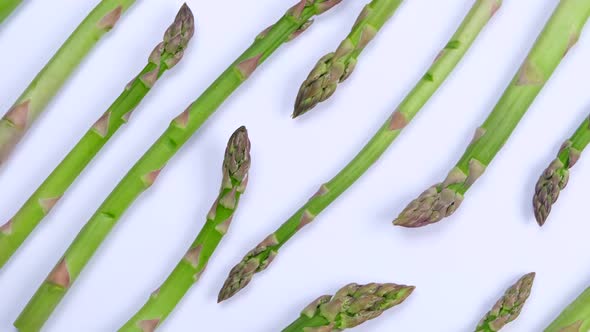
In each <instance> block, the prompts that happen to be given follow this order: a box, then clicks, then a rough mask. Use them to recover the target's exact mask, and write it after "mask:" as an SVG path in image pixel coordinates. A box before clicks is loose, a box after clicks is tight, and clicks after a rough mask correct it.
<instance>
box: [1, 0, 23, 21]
mask: <svg viewBox="0 0 590 332" xmlns="http://www.w3.org/2000/svg"><path fill="white" fill-rule="evenodd" d="M21 2H23V0H2V2H0V23H2V22H4V20H5V19H6V18H7V17H8V16H10V14H12V12H13V11H14V10H15V9H16V7H18V6H19V5H20V3H21Z"/></svg>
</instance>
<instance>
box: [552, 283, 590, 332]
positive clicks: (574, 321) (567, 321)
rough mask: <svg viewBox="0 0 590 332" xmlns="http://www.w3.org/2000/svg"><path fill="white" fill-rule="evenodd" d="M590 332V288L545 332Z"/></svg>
mask: <svg viewBox="0 0 590 332" xmlns="http://www.w3.org/2000/svg"><path fill="white" fill-rule="evenodd" d="M586 331H590V288H587V289H586V290H585V291H584V292H583V293H582V294H580V296H578V298H577V299H576V300H574V302H572V303H571V304H570V305H569V306H567V308H565V309H564V310H563V311H562V312H561V314H559V316H558V317H557V318H556V319H555V320H554V321H553V323H551V325H549V326H548V327H547V328H546V329H545V332H586Z"/></svg>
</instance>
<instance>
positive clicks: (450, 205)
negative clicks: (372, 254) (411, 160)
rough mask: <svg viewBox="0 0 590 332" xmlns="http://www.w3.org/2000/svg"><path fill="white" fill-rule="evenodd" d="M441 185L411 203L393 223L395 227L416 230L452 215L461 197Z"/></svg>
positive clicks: (461, 199) (433, 187)
mask: <svg viewBox="0 0 590 332" xmlns="http://www.w3.org/2000/svg"><path fill="white" fill-rule="evenodd" d="M441 186H442V184H438V185H435V186H432V187H430V188H429V189H428V190H426V191H425V192H423V193H422V195H420V197H418V198H417V199H415V200H414V201H412V202H411V203H410V204H409V205H408V206H407V207H406V208H405V209H404V210H403V211H402V213H401V214H400V215H399V216H398V217H397V219H396V220H394V221H393V224H394V225H396V226H402V227H408V228H417V227H423V226H428V225H430V224H434V223H437V222H439V221H441V220H442V219H444V218H446V217H448V216H450V215H452V214H453V213H454V212H455V211H456V210H457V209H458V208H459V206H461V202H463V195H461V194H460V193H457V192H456V191H454V190H452V189H449V188H443V189H442V190H441V189H440V188H441Z"/></svg>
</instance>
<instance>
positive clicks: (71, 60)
mask: <svg viewBox="0 0 590 332" xmlns="http://www.w3.org/2000/svg"><path fill="white" fill-rule="evenodd" d="M135 1H136V0H102V1H101V2H100V3H99V4H98V5H97V6H96V7H95V8H94V10H92V12H91V13H90V14H89V15H88V16H87V17H86V18H85V19H84V21H82V23H81V24H80V25H79V26H78V28H76V30H75V31H74V32H73V33H72V34H71V35H70V37H69V38H68V40H66V42H65V43H64V44H63V45H62V47H61V48H60V49H59V50H58V51H57V53H56V54H55V55H54V56H53V58H52V59H51V60H50V61H49V63H47V65H45V68H43V70H41V72H40V73H39V74H37V77H35V79H34V80H33V81H32V82H31V84H30V85H29V87H27V89H26V90H25V92H23V94H22V95H21V96H20V97H19V98H18V100H17V101H16V102H15V103H14V106H12V108H11V109H10V110H9V111H8V112H7V113H6V114H5V115H4V117H3V118H2V119H1V120H0V166H1V165H2V164H3V163H4V162H5V161H6V160H7V159H8V157H9V156H10V154H11V153H12V151H13V150H14V148H15V146H16V145H17V144H18V142H19V141H20V140H21V138H22V137H23V136H24V135H25V133H26V131H27V130H28V129H29V127H30V126H31V125H32V124H33V122H34V121H35V120H36V119H37V118H38V117H39V115H40V114H41V113H42V112H43V111H44V109H45V107H46V106H47V104H49V102H50V101H51V99H52V98H53V96H54V95H55V94H56V93H57V91H58V90H59V89H60V88H61V87H62V85H63V84H64V83H65V81H66V80H67V78H68V77H69V76H70V75H71V74H72V72H73V71H74V70H75V69H76V67H78V65H79V64H80V62H82V60H83V59H84V57H85V56H86V55H87V54H88V53H89V52H90V50H91V49H92V48H93V47H94V45H96V43H97V42H98V40H99V39H100V38H101V37H102V36H103V35H104V34H105V33H106V32H108V31H110V30H111V29H112V28H113V27H114V26H115V24H116V23H117V21H118V20H119V18H120V17H121V15H122V14H123V12H125V11H126V10H127V9H128V8H129V7H130V6H131V5H132V4H133V3H135Z"/></svg>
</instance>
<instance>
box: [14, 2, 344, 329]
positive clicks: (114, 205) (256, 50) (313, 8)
mask: <svg viewBox="0 0 590 332" xmlns="http://www.w3.org/2000/svg"><path fill="white" fill-rule="evenodd" d="M340 1H341V0H301V1H299V2H298V3H297V4H296V5H295V6H293V7H292V8H291V9H290V10H289V11H288V12H287V13H286V14H285V15H284V16H283V17H282V18H281V19H280V20H279V21H278V22H277V23H275V25H273V26H272V27H270V28H268V29H267V30H265V31H263V32H262V33H261V34H260V35H259V36H258V37H257V38H256V40H255V42H254V44H253V45H252V46H250V48H248V49H247V50H246V51H245V52H244V53H243V54H242V55H241V56H240V57H238V59H237V60H236V62H234V63H232V64H231V65H230V66H229V68H227V69H226V70H225V71H224V72H223V73H222V74H221V76H220V77H219V78H217V80H216V81H215V82H213V84H212V85H211V86H210V87H209V88H208V89H207V90H206V91H205V92H204V93H203V94H202V95H201V96H200V97H199V98H198V99H197V100H196V101H195V102H193V103H192V104H191V105H190V106H189V107H188V108H187V109H186V110H185V111H184V112H182V113H181V114H180V115H179V116H178V117H177V118H176V119H174V120H173V121H172V123H171V124H170V126H169V127H168V129H167V130H166V131H165V132H164V133H163V134H162V136H161V137H160V138H159V139H158V140H157V141H156V142H155V143H154V144H153V145H152V147H151V148H150V149H149V150H148V151H147V152H146V153H145V154H144V155H143V157H142V158H141V159H140V160H139V161H138V162H137V163H136V164H135V166H133V168H132V169H131V170H130V171H129V173H127V175H125V177H124V178H123V179H122V180H121V182H119V184H118V185H117V187H116V188H115V189H114V190H113V192H112V193H111V194H110V195H109V197H107V199H106V200H105V201H104V202H103V204H102V205H101V206H100V207H99V209H98V210H97V211H96V212H95V214H94V215H93V216H92V217H91V219H90V220H89V221H88V222H87V224H86V225H85V226H84V228H83V229H82V230H81V231H80V233H79V234H78V236H77V237H76V238H75V239H74V242H73V243H72V244H71V245H70V247H69V248H68V250H67V251H66V253H65V255H64V256H63V258H62V259H61V260H60V261H59V262H58V263H57V265H56V266H55V268H54V269H53V271H52V272H51V273H50V274H49V276H48V277H47V279H46V280H45V282H44V283H43V284H42V285H41V286H40V288H39V289H38V290H37V292H36V293H35V295H34V296H33V298H32V299H31V300H30V301H29V303H28V304H27V306H26V307H25V309H24V310H23V312H22V313H21V315H20V317H19V318H18V319H17V321H16V322H15V326H16V327H18V328H23V327H24V328H40V327H41V326H42V325H43V324H44V322H45V321H46V320H47V319H48V317H49V316H50V315H51V313H52V312H53V310H55V308H56V307H57V305H58V304H59V302H60V301H61V299H62V298H63V297H64V296H65V295H66V293H67V291H68V290H69V289H70V288H71V286H72V284H73V283H74V282H75V280H76V279H77V278H78V276H79V275H80V273H81V272H82V270H83V269H84V267H85V266H86V264H87V263H88V261H89V260H90V259H91V258H92V255H93V254H94V253H95V252H96V250H97V249H98V247H99V246H100V244H101V243H102V241H104V239H105V238H106V237H107V235H108V234H109V233H110V231H111V230H112V229H113V227H114V226H115V224H116V223H117V221H118V220H119V219H120V218H121V216H122V215H123V213H124V212H125V211H126V210H127V209H128V208H129V206H131V204H132V203H133V202H134V201H135V200H136V199H137V198H138V197H139V195H141V193H143V192H144V191H145V190H147V189H148V188H149V187H151V185H152V184H153V183H154V181H155V180H156V178H157V177H158V175H159V174H160V172H161V171H162V169H163V168H164V166H165V165H166V163H167V162H168V161H169V160H170V159H171V158H172V157H173V156H174V155H175V154H176V152H177V151H178V150H179V149H180V148H181V146H183V145H184V144H185V143H186V142H187V141H188V140H189V138H190V137H191V136H192V135H193V134H194V133H195V132H196V131H197V129H199V127H201V125H202V124H203V123H204V122H205V121H206V120H207V119H208V118H209V116H211V115H212V114H213V113H214V112H215V111H216V110H217V108H218V107H219V106H220V105H221V104H222V103H223V102H224V101H225V100H226V99H227V98H228V97H229V96H230V95H231V94H232V93H233V92H234V91H235V90H236V89H237V88H238V87H239V86H241V85H242V83H244V82H245V81H246V80H247V79H248V77H250V75H251V74H252V73H253V72H254V71H255V70H256V68H257V67H258V66H259V65H260V64H262V63H263V62H264V61H265V60H266V59H267V58H268V57H269V56H270V55H272V54H273V53H274V52H275V51H276V50H277V49H278V48H279V47H280V46H281V45H282V44H283V43H285V42H287V41H289V40H291V39H293V38H294V37H296V36H298V35H299V34H300V33H301V32H303V31H304V30H305V29H306V28H308V27H309V25H310V19H311V18H312V17H314V16H316V15H318V14H321V13H323V12H325V11H327V10H329V9H330V8H332V7H333V6H335V5H337V4H338V3H340Z"/></svg>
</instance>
